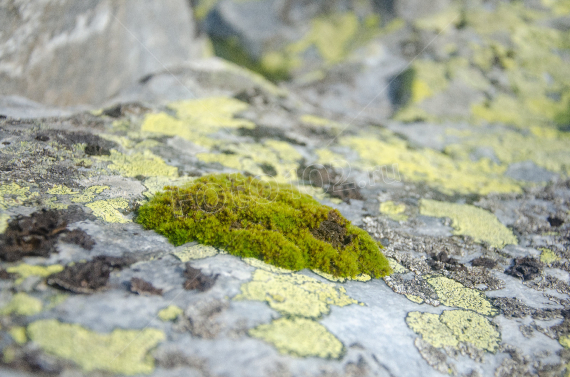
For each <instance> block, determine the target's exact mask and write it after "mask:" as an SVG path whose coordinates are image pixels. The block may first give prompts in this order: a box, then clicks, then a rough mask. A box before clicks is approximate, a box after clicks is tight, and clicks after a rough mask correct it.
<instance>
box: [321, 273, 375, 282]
mask: <svg viewBox="0 0 570 377" xmlns="http://www.w3.org/2000/svg"><path fill="white" fill-rule="evenodd" d="M312 271H313V272H314V273H315V274H317V275H319V276H321V277H324V278H325V279H327V280H329V281H334V282H338V283H344V282H346V281H348V280H352V281H362V282H365V281H369V280H371V279H372V277H370V275H368V274H360V275H358V276H355V277H353V278H352V277H350V276H348V277H340V276H339V277H337V276H333V275H331V274H327V273H326V272H323V271H320V270H312Z"/></svg>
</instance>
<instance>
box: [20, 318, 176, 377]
mask: <svg viewBox="0 0 570 377" xmlns="http://www.w3.org/2000/svg"><path fill="white" fill-rule="evenodd" d="M28 335H29V337H30V340H32V341H33V342H34V343H36V344H37V345H38V346H40V347H41V348H42V349H43V350H44V351H45V352H47V353H50V354H53V355H55V356H58V357H61V358H64V359H68V360H71V361H73V362H75V363H76V364H77V365H79V366H80V367H81V368H82V369H83V370H84V371H85V372H90V371H94V370H103V371H108V372H111V373H117V374H125V375H134V374H149V373H151V372H152V371H153V370H154V360H153V359H152V357H151V356H150V355H147V353H148V351H149V350H150V349H152V348H154V347H155V346H156V345H157V344H158V343H159V342H161V341H162V340H164V339H165V336H164V333H163V332H162V331H160V330H157V329H150V328H145V329H143V330H120V329H117V330H114V331H113V332H111V333H109V334H99V333H96V332H94V331H90V330H87V329H85V328H84V327H82V326H79V325H76V324H67V323H61V322H59V321H57V320H55V319H47V320H41V321H36V322H33V323H32V324H30V325H29V326H28Z"/></svg>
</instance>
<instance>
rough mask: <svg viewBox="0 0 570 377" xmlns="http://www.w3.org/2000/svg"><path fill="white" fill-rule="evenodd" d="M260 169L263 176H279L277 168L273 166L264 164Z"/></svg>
mask: <svg viewBox="0 0 570 377" xmlns="http://www.w3.org/2000/svg"><path fill="white" fill-rule="evenodd" d="M259 167H260V168H261V170H262V171H263V174H267V175H268V176H270V177H275V176H276V175H277V170H275V167H273V165H271V164H266V163H263V164H259Z"/></svg>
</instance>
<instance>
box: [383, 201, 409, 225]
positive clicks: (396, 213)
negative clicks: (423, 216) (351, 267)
mask: <svg viewBox="0 0 570 377" xmlns="http://www.w3.org/2000/svg"><path fill="white" fill-rule="evenodd" d="M405 210H406V205H405V204H401V203H400V204H397V203H394V202H393V201H391V200H390V201H387V202H382V203H380V213H382V214H384V215H388V216H389V217H390V218H391V219H392V220H396V221H406V220H407V219H408V216H406V215H404V211H405Z"/></svg>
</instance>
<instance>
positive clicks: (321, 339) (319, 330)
mask: <svg viewBox="0 0 570 377" xmlns="http://www.w3.org/2000/svg"><path fill="white" fill-rule="evenodd" d="M249 335H251V336H253V337H255V338H259V339H263V340H265V341H266V342H268V343H271V344H273V345H274V346H275V348H277V350H278V351H279V352H281V353H283V354H288V355H293V356H298V357H309V356H315V357H321V358H329V359H337V358H339V357H341V356H342V354H343V345H342V343H341V342H340V341H339V340H338V339H337V338H336V337H335V336H334V335H333V334H331V333H330V332H329V331H328V330H327V329H326V327H324V326H323V325H321V324H320V323H318V322H315V321H311V320H309V319H306V318H279V319H277V320H275V321H273V322H271V323H269V324H265V325H260V326H258V327H256V328H254V329H251V330H249Z"/></svg>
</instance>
